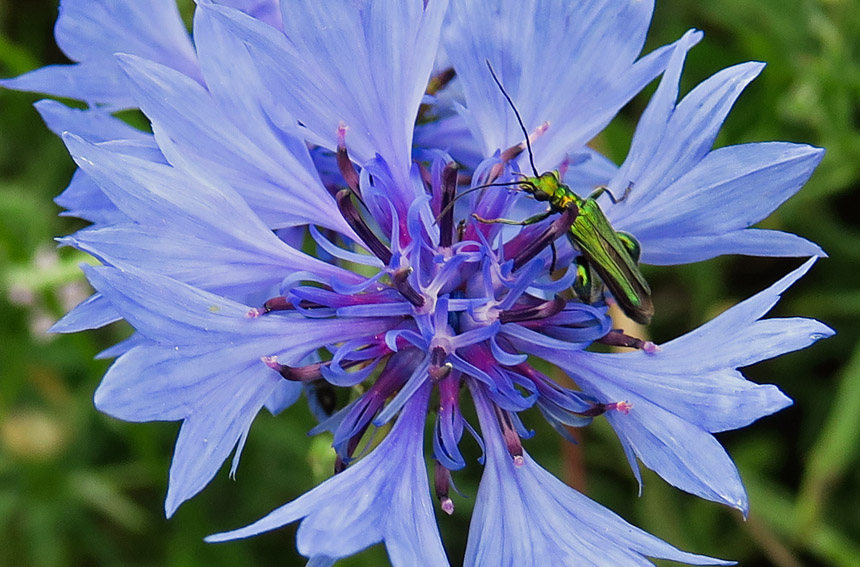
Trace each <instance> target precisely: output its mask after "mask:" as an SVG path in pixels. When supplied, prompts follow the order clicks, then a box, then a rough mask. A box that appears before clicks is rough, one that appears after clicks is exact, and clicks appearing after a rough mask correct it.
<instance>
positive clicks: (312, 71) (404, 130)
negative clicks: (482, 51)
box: [201, 0, 447, 210]
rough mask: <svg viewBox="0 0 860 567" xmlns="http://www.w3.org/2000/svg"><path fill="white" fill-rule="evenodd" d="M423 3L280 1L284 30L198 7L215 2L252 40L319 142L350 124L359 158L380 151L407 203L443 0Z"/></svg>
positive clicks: (275, 88)
mask: <svg viewBox="0 0 860 567" xmlns="http://www.w3.org/2000/svg"><path fill="white" fill-rule="evenodd" d="M424 4H425V3H423V2H420V1H418V0H409V1H403V2H391V3H385V2H374V3H368V4H364V5H359V4H357V3H354V2H338V3H325V4H322V3H319V2H316V1H313V0H301V1H296V2H288V3H282V6H281V7H282V11H283V21H284V28H285V34H286V37H284V35H282V34H280V33H278V32H277V30H274V29H273V28H271V27H270V26H268V25H265V24H262V23H261V22H257V21H255V20H253V19H252V18H248V17H247V16H245V15H244V14H241V13H239V12H237V11H235V10H229V9H226V8H224V7H217V6H207V5H204V6H201V9H211V10H212V11H213V14H214V15H216V16H217V17H218V18H220V19H221V20H222V21H223V22H224V23H225V25H226V26H228V27H229V29H230V30H231V31H232V32H233V33H234V34H236V35H237V37H239V38H241V39H242V40H244V41H245V42H246V43H247V45H248V46H249V48H250V50H251V52H252V53H253V55H254V60H255V62H256V64H257V65H258V69H259V71H260V75H261V76H262V77H264V78H265V80H266V81H267V86H268V88H269V89H270V90H271V92H272V93H277V97H278V98H281V99H286V101H287V102H289V104H288V106H289V108H290V109H291V110H292V112H293V114H294V116H295V118H296V119H298V120H299V122H300V123H301V124H303V125H304V126H305V127H306V128H307V136H308V137H309V138H310V139H311V140H312V141H313V142H315V143H318V144H320V145H322V146H324V147H326V148H329V149H332V150H333V149H335V148H336V146H337V133H338V128H339V126H340V125H341V124H345V125H346V126H347V127H348V128H349V130H348V132H347V135H346V144H347V147H348V149H349V153H350V155H351V156H352V157H353V159H355V160H356V161H357V162H359V163H364V162H366V161H368V160H370V159H372V158H374V157H375V156H376V155H377V154H379V155H381V156H382V157H383V159H385V161H386V162H388V164H389V165H390V166H391V168H392V171H393V173H394V177H395V179H396V181H397V184H396V187H403V188H405V189H402V190H403V191H405V192H406V194H404V195H403V196H402V197H401V201H403V202H405V203H408V202H411V200H412V197H413V194H412V190H411V184H410V182H409V170H410V168H411V152H412V149H411V146H412V130H413V126H414V122H415V117H416V115H417V112H418V107H419V105H420V103H421V100H422V97H423V94H424V89H425V87H426V85H427V81H428V79H429V76H430V72H431V70H432V66H433V59H434V57H435V55H436V47H437V45H438V39H439V33H440V28H441V24H442V17H443V15H444V12H445V8H446V6H447V0H431V1H430V2H428V3H426V4H427V6H426V7H425V6H424ZM404 210H405V207H404Z"/></svg>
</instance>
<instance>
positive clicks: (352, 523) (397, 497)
mask: <svg viewBox="0 0 860 567" xmlns="http://www.w3.org/2000/svg"><path fill="white" fill-rule="evenodd" d="M429 391H430V388H429V387H424V388H422V389H421V390H419V391H418V392H416V394H415V395H414V396H413V397H412V399H411V400H410V401H409V403H408V404H407V405H406V406H405V407H404V409H403V412H402V413H401V415H400V418H399V419H398V420H397V422H396V423H395V425H394V427H393V428H392V430H391V432H390V433H389V434H388V436H387V437H386V438H385V439H384V440H383V441H382V443H380V444H379V446H378V447H377V448H376V449H375V450H374V451H373V452H372V453H370V454H369V455H368V456H366V457H365V458H363V459H362V460H361V461H359V462H358V463H356V464H355V465H353V466H351V467H349V468H347V469H346V470H345V471H344V472H342V473H340V474H338V475H336V476H334V477H332V478H330V479H328V480H327V481H325V482H324V483H322V484H321V485H319V486H317V487H316V488H314V489H313V490H311V491H310V492H308V493H307V494H305V495H303V496H301V497H299V498H297V499H296V500H294V501H292V502H290V503H289V504H286V505H284V506H282V507H281V508H278V509H276V510H274V511H273V512H271V513H270V514H269V515H268V516H266V517H264V518H262V519H261V520H258V521H257V522H255V523H253V524H251V525H249V526H247V527H245V528H241V529H238V530H234V531H232V532H225V533H221V534H216V535H213V536H209V537H208V538H206V541H209V542H220V541H227V540H231V539H239V538H244V537H249V536H252V535H256V534H259V533H262V532H265V531H269V530H273V529H276V528H279V527H281V526H284V525H286V524H289V523H291V522H295V521H298V520H301V525H300V526H299V530H298V534H297V544H298V548H299V552H300V553H302V554H303V555H306V556H317V555H325V556H328V557H330V558H335V559H336V558H340V557H345V556H348V555H352V554H354V553H356V552H358V551H360V550H362V549H364V548H366V547H368V546H370V545H373V544H374V543H377V542H379V541H383V542H385V545H386V548H387V550H388V555H389V557H390V559H391V563H392V565H394V566H395V567H412V566H413V565H443V566H445V565H448V561H447V559H446V557H445V551H444V549H443V548H442V542H441V540H440V539H439V532H438V528H437V527H436V521H435V518H434V516H433V506H432V504H431V501H430V493H429V491H428V479H427V469H426V464H425V462H424V456H423V451H422V445H423V443H422V441H423V436H424V419H425V417H426V414H427V401H428V395H429Z"/></svg>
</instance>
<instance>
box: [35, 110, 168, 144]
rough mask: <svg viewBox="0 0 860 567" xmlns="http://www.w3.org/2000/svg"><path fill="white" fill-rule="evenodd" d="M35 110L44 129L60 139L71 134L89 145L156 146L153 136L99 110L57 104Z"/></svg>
mask: <svg viewBox="0 0 860 567" xmlns="http://www.w3.org/2000/svg"><path fill="white" fill-rule="evenodd" d="M33 106H34V107H35V108H36V110H37V111H38V112H39V115H41V117H42V120H44V121H45V125H47V126H48V128H49V129H50V130H51V132H53V133H54V134H56V135H57V136H62V135H63V132H66V131H69V132H74V133H75V134H77V135H78V136H81V137H82V138H85V139H87V140H89V141H90V142H107V141H109V140H140V141H145V140H152V143H153V144H155V140H153V139H152V134H149V133H148V132H143V131H141V130H138V129H137V128H133V127H131V126H129V125H128V124H126V123H125V122H123V121H122V120H120V119H119V118H115V117H114V116H112V115H111V114H110V113H108V112H106V111H105V110H102V109H99V108H93V109H90V110H81V109H78V108H70V107H68V106H66V105H65V104H62V103H59V102H57V101H55V100H40V101H39V102H37V103H36V104H34V105H33Z"/></svg>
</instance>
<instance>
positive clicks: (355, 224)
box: [335, 189, 391, 266]
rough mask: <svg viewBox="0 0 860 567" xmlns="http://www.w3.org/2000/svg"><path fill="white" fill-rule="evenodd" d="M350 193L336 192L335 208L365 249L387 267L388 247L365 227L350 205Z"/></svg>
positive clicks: (352, 205)
mask: <svg viewBox="0 0 860 567" xmlns="http://www.w3.org/2000/svg"><path fill="white" fill-rule="evenodd" d="M351 193H352V191H351V190H350V189H343V190H341V191H338V193H337V195H336V197H335V199H336V200H337V207H338V209H340V214H341V215H343V219H344V220H345V221H346V222H347V224H348V225H349V226H350V228H352V230H354V231H355V233H356V234H357V235H358V236H359V237H360V238H361V240H362V242H364V245H365V246H366V247H367V249H368V250H370V252H371V253H372V254H373V255H374V256H376V257H377V258H379V259H380V260H382V262H383V263H384V264H385V265H386V266H387V265H388V263H389V262H391V250H389V248H388V246H386V245H385V244H384V243H383V242H382V241H381V240H379V237H377V236H376V234H375V233H374V232H373V231H372V230H371V229H370V227H369V226H367V223H366V222H365V221H364V218H362V216H361V215H360V214H359V213H358V209H356V208H355V205H354V204H353V203H352V199H350V194H351Z"/></svg>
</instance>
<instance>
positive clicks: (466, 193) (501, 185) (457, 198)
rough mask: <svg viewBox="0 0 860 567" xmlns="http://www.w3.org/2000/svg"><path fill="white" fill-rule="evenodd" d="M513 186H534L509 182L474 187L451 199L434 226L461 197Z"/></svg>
mask: <svg viewBox="0 0 860 567" xmlns="http://www.w3.org/2000/svg"><path fill="white" fill-rule="evenodd" d="M512 185H532V184H531V183H528V182H525V181H508V182H506V183H484V184H483V185H477V186H475V187H472V188H471V189H466V190H465V191H461V192H460V193H459V194H458V195H457V196H455V197H454V198H453V199H451V202H450V203H448V204H447V205H445V208H444V209H442V210H441V211H440V212H439V214H438V215H437V216H436V220H435V221H434V222H433V224H438V223H439V219H441V218H442V217H443V216H445V214H446V213H447V212H448V211H450V210H451V207H453V206H454V203H456V202H457V201H458V200H459V199H460V197H465V196H466V195H468V194H469V193H474V192H475V191H479V190H481V189H486V188H487V187H510V186H512Z"/></svg>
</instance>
